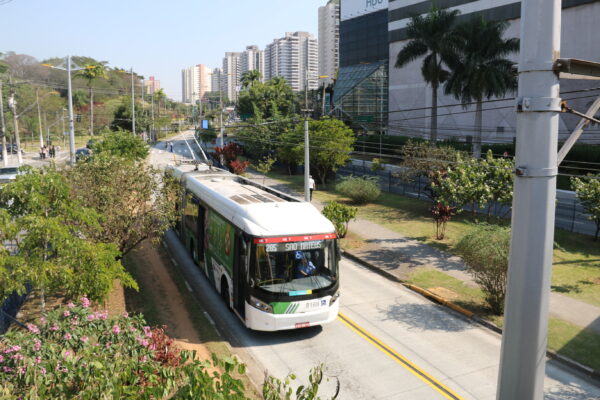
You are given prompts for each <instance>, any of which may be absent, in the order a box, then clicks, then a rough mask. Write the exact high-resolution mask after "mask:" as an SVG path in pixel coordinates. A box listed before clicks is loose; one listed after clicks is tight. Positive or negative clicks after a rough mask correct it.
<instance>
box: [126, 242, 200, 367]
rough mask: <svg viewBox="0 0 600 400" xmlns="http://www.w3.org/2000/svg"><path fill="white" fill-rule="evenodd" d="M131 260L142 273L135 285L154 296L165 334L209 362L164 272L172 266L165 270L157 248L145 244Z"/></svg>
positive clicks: (180, 297)
mask: <svg viewBox="0 0 600 400" xmlns="http://www.w3.org/2000/svg"><path fill="white" fill-rule="evenodd" d="M132 258H133V259H134V261H135V262H136V264H137V265H138V267H139V268H140V270H142V271H143V273H140V274H138V276H136V279H137V281H138V284H139V286H140V287H145V288H149V289H150V290H151V291H152V292H153V293H154V296H153V302H154V306H155V312H156V314H157V319H159V320H160V321H161V323H163V324H165V325H166V326H167V334H168V335H169V336H170V337H172V338H174V339H175V340H176V343H177V344H178V345H179V346H180V347H181V348H183V349H186V350H195V351H196V353H197V356H198V358H200V359H209V358H210V351H209V350H208V349H207V348H206V346H204V345H203V344H202V343H203V340H202V339H201V338H200V336H199V335H198V332H197V331H196V329H195V328H194V324H193V322H192V319H191V317H190V315H189V313H188V311H187V309H186V307H185V302H184V299H183V297H182V295H181V294H180V293H179V289H178V287H177V285H176V284H175V282H174V281H173V279H172V278H171V275H170V274H169V271H168V269H167V268H169V267H171V268H172V266H167V265H166V264H165V262H164V261H163V259H162V258H161V256H160V254H159V252H158V250H157V249H156V247H155V246H153V245H152V244H150V243H148V242H146V243H144V244H143V245H142V246H141V247H140V248H138V249H136V250H134V251H133V254H132ZM123 304H125V302H124V303H123Z"/></svg>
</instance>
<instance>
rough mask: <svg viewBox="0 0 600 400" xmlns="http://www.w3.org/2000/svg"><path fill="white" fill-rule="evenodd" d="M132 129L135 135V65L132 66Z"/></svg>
mask: <svg viewBox="0 0 600 400" xmlns="http://www.w3.org/2000/svg"><path fill="white" fill-rule="evenodd" d="M131 129H132V133H133V134H134V135H135V91H134V88H133V67H131Z"/></svg>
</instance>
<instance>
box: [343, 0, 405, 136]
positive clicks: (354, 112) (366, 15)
mask: <svg viewBox="0 0 600 400" xmlns="http://www.w3.org/2000/svg"><path fill="white" fill-rule="evenodd" d="M395 2H396V3H404V2H400V1H398V0H396V1H395ZM413 3H414V2H413ZM387 20H388V0H367V1H365V0H340V41H339V65H340V67H339V71H338V73H337V79H336V82H335V87H334V88H333V105H332V106H333V109H332V111H334V113H335V115H337V116H338V117H339V118H342V119H344V120H345V121H347V122H348V123H350V124H351V126H352V127H354V128H355V129H357V130H361V131H363V132H369V131H371V132H375V131H379V132H384V131H385V129H386V127H387V119H388V112H387V111H388V64H389V61H388V60H389V49H388V37H387V35H388V31H387Z"/></svg>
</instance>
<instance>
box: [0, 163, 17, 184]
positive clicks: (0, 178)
mask: <svg viewBox="0 0 600 400" xmlns="http://www.w3.org/2000/svg"><path fill="white" fill-rule="evenodd" d="M18 173H19V168H17V167H3V168H0V186H2V185H3V184H5V183H8V182H10V181H14V180H15V179H16V178H17V174H18Z"/></svg>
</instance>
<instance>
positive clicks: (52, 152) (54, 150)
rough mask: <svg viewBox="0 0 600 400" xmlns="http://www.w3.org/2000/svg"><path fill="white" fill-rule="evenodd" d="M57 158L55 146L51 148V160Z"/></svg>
mask: <svg viewBox="0 0 600 400" xmlns="http://www.w3.org/2000/svg"><path fill="white" fill-rule="evenodd" d="M55 156H56V149H55V148H54V145H52V146H50V158H54V157H55Z"/></svg>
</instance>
